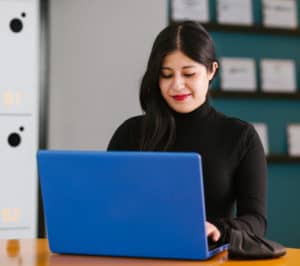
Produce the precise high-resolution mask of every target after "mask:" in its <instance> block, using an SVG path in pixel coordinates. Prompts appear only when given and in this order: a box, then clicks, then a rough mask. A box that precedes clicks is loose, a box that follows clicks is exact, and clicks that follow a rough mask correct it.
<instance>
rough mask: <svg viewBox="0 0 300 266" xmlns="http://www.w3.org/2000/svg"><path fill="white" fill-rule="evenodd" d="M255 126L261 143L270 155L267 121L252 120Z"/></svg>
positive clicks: (266, 153)
mask: <svg viewBox="0 0 300 266" xmlns="http://www.w3.org/2000/svg"><path fill="white" fill-rule="evenodd" d="M251 124H252V125H253V127H254V128H255V130H256V132H257V134H258V136H259V138H260V140H261V143H262V145H263V148H264V152H265V155H269V153H270V151H269V137H268V126H267V124H266V123H261V122H252V123H251Z"/></svg>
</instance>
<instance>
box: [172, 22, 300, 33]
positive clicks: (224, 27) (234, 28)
mask: <svg viewBox="0 0 300 266" xmlns="http://www.w3.org/2000/svg"><path fill="white" fill-rule="evenodd" d="M176 22H179V21H172V20H171V21H170V23H176ZM200 23H201V22H200ZM201 24H202V25H203V26H204V27H205V28H206V29H207V30H208V31H224V32H243V33H254V34H271V35H272V34H274V35H276V34H278V35H286V36H296V37H297V36H298V37H299V36H300V29H299V28H297V29H289V28H271V27H265V26H263V25H251V26H244V25H235V24H219V23H215V22H209V23H201Z"/></svg>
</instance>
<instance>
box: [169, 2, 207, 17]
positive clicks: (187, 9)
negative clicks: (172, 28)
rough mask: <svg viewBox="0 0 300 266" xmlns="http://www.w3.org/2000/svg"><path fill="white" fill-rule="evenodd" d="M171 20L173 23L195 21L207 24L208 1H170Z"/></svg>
mask: <svg viewBox="0 0 300 266" xmlns="http://www.w3.org/2000/svg"><path fill="white" fill-rule="evenodd" d="M171 19H172V20H173V21H183V20H195V21H199V22H209V1H208V0H172V1H171Z"/></svg>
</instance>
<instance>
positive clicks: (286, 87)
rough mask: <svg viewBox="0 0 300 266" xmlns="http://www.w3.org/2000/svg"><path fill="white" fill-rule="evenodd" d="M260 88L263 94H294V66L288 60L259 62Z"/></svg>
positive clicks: (292, 62) (264, 60) (293, 63)
mask: <svg viewBox="0 0 300 266" xmlns="http://www.w3.org/2000/svg"><path fill="white" fill-rule="evenodd" d="M260 75H261V88H262V91H264V92H296V91H297V88H296V87H297V85H296V83H297V82H296V66H295V62H294V60H290V59H262V60H261V61H260Z"/></svg>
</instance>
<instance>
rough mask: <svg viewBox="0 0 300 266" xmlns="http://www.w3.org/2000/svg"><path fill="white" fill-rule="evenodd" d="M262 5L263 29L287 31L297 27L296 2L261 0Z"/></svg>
mask: <svg viewBox="0 0 300 266" xmlns="http://www.w3.org/2000/svg"><path fill="white" fill-rule="evenodd" d="M262 4H263V7H262V9H263V25H264V26H265V27H273V28H289V29H296V28H297V27H298V12H297V2H296V1H295V0H263V2H262Z"/></svg>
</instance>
